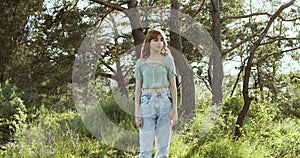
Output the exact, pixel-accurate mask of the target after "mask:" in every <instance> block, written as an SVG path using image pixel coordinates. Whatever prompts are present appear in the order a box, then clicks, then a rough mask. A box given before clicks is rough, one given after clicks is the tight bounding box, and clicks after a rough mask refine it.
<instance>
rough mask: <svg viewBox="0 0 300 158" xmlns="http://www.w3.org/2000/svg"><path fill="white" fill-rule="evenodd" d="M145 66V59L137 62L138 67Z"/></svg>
mask: <svg viewBox="0 0 300 158" xmlns="http://www.w3.org/2000/svg"><path fill="white" fill-rule="evenodd" d="M143 64H145V60H144V59H143V58H139V59H138V60H137V61H136V65H137V66H141V65H143Z"/></svg>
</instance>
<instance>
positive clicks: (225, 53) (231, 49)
mask: <svg viewBox="0 0 300 158" xmlns="http://www.w3.org/2000/svg"><path fill="white" fill-rule="evenodd" d="M255 36H257V35H256V34H253V35H251V36H249V37H247V38H246V39H243V40H242V41H240V42H239V43H236V44H235V45H234V46H233V47H232V48H230V49H228V50H225V51H224V52H223V53H222V56H225V55H227V54H228V53H230V52H231V51H233V50H234V49H235V48H238V47H239V46H241V45H242V44H244V43H246V42H248V41H250V40H251V39H252V38H254V37H255Z"/></svg>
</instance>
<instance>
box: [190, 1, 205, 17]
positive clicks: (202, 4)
mask: <svg viewBox="0 0 300 158" xmlns="http://www.w3.org/2000/svg"><path fill="white" fill-rule="evenodd" d="M204 4H205V0H203V1H202V3H201V5H200V7H199V8H198V10H197V11H196V13H195V14H194V15H193V16H192V19H194V18H195V17H196V16H197V15H198V14H199V13H200V11H201V10H202V9H203V7H204Z"/></svg>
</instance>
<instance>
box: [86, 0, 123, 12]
mask: <svg viewBox="0 0 300 158" xmlns="http://www.w3.org/2000/svg"><path fill="white" fill-rule="evenodd" d="M90 1H93V2H96V3H98V4H101V5H104V6H106V7H108V8H111V9H114V10H118V11H124V10H125V8H123V7H121V6H120V5H118V4H112V3H108V2H104V1H102V0H90Z"/></svg>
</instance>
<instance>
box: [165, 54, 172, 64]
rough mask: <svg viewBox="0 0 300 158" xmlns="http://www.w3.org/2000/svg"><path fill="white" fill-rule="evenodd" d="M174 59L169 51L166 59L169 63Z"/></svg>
mask: <svg viewBox="0 0 300 158" xmlns="http://www.w3.org/2000/svg"><path fill="white" fill-rule="evenodd" d="M173 60H174V59H173V56H172V55H171V54H170V53H169V54H167V55H166V56H165V60H164V61H166V62H167V63H169V62H172V61H173Z"/></svg>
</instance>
